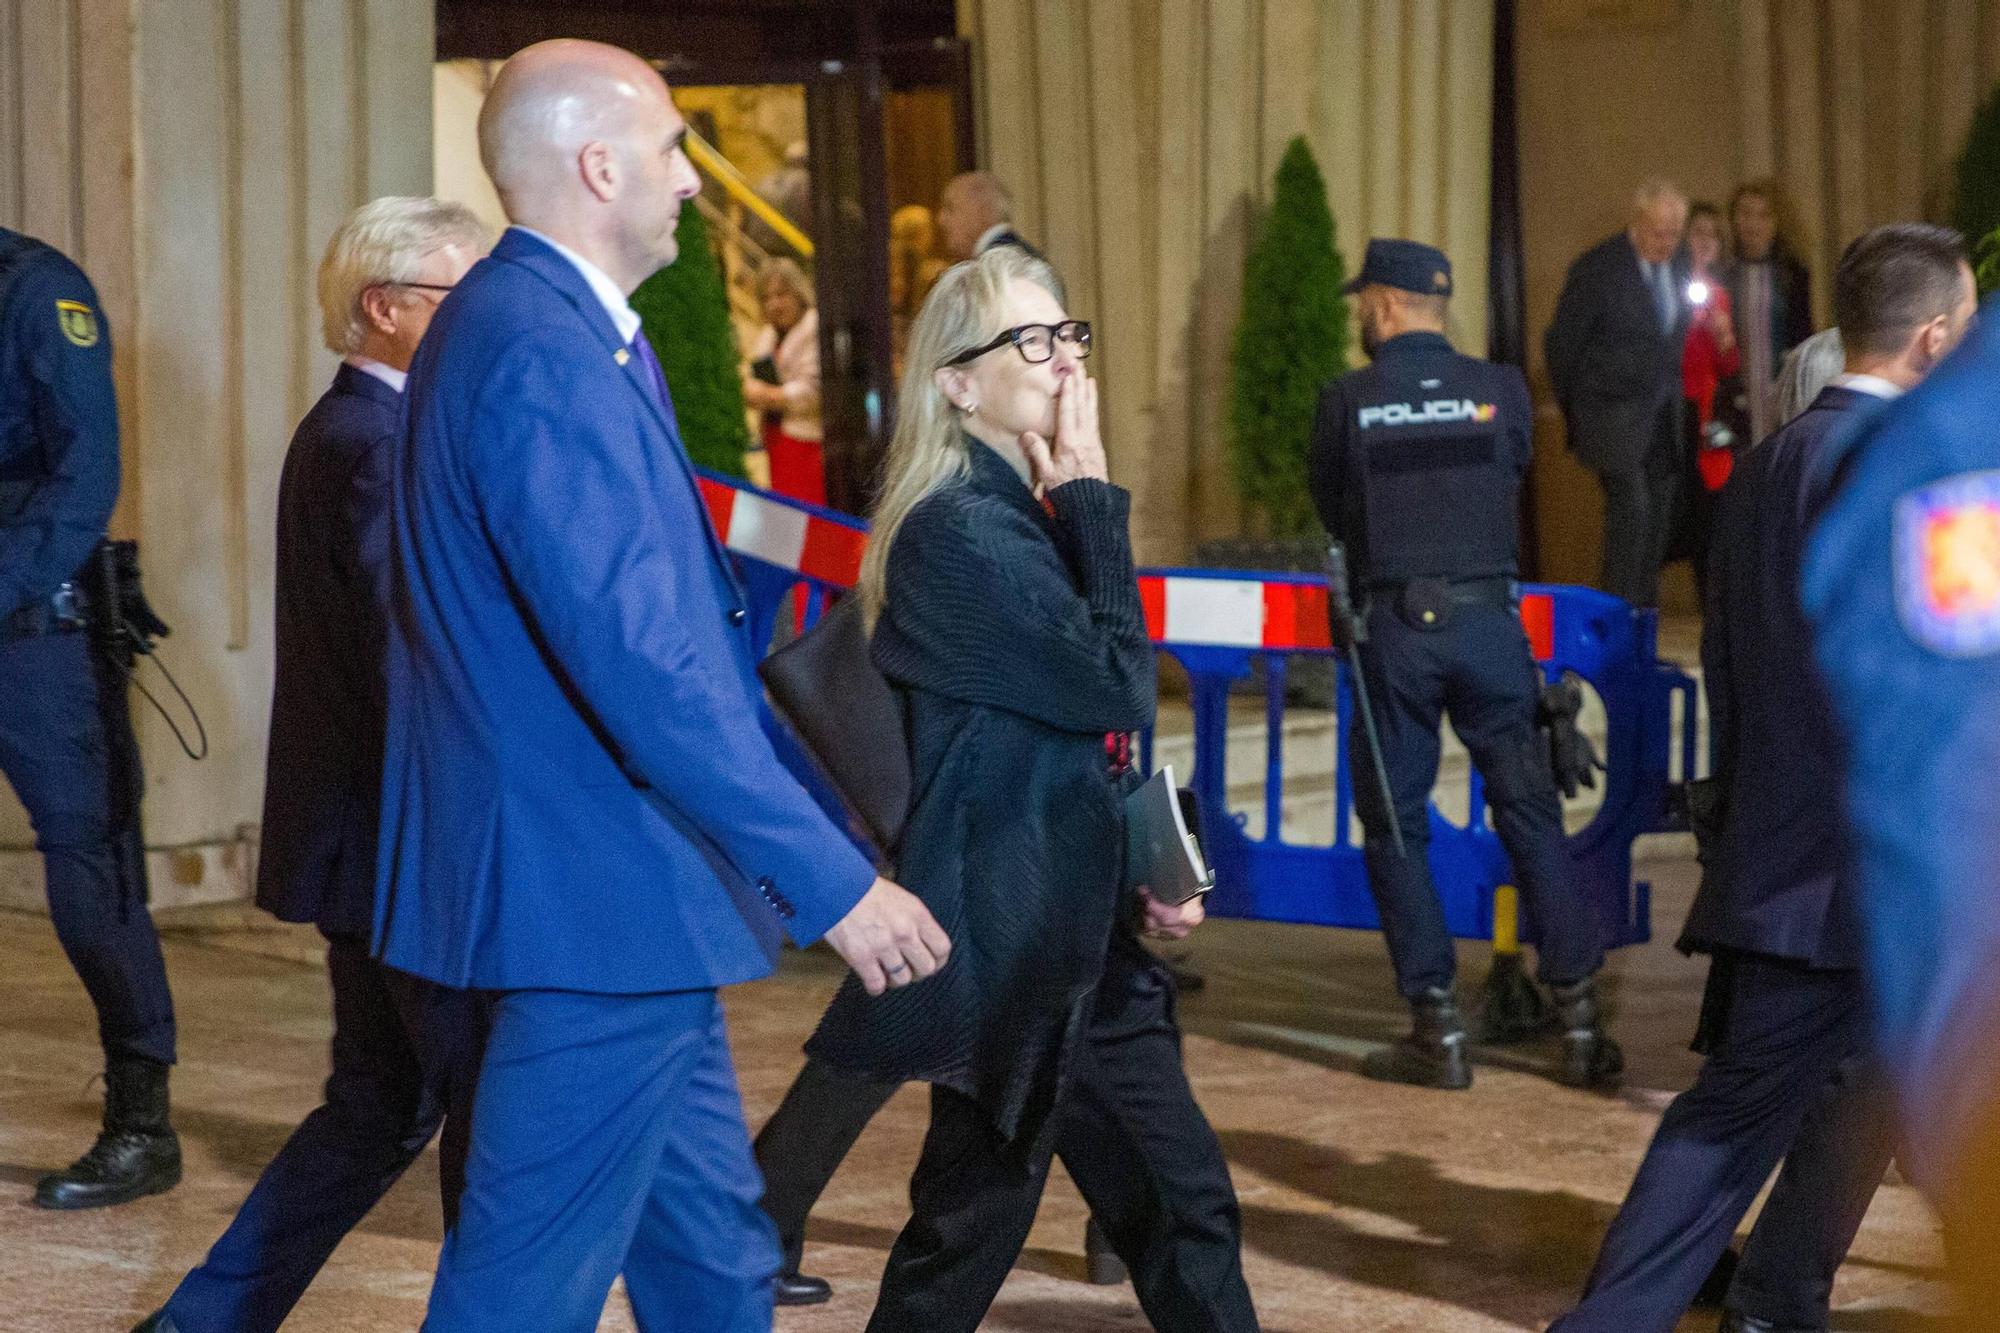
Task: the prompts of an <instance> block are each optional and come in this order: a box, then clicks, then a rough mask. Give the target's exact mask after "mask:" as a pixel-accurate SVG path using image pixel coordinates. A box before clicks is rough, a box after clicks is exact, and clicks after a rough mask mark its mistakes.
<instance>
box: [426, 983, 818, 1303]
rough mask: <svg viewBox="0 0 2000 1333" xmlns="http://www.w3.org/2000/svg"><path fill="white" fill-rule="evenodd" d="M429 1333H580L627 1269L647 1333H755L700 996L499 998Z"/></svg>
mask: <svg viewBox="0 0 2000 1333" xmlns="http://www.w3.org/2000/svg"><path fill="white" fill-rule="evenodd" d="M475 1108H476V1109H475V1114H474V1117H473V1128H472V1152H471V1157H470V1160H469V1161H468V1162H467V1168H466V1190H465V1199H464V1203H463V1207H462V1210H461V1212H460V1215H459V1223H458V1225H457V1226H456V1227H455V1228H453V1230H452V1231H451V1233H450V1234H449V1235H448V1236H447V1237H446V1238H445V1244H444V1252H443V1253H442V1255H440V1256H439V1260H438V1273H437V1281H436V1284H435V1285H434V1286H433V1287H432V1289H431V1301H430V1312H429V1315H428V1317H427V1318H426V1319H425V1321H424V1328H425V1329H426V1330H428V1331H429V1333H473V1331H474V1330H477V1333H508V1331H509V1330H521V1333H530V1331H532V1333H589V1331H590V1330H593V1329H595V1328H596V1327H597V1324H598V1318H599V1315H600V1314H601V1313H602V1311H603V1308H604V1302H605V1298H606V1297H607V1296H608V1295H609V1293H610V1290H611V1284H612V1281H613V1280H614V1279H615V1278H617V1277H618V1275H619V1274H620V1273H623V1274H624V1277H625V1287H626V1291H627V1293H628V1294H629V1295H630V1297H631V1300H632V1311H633V1315H634V1317H635V1318H636V1319H637V1321H638V1325H639V1327H640V1329H642V1330H644V1333H669V1331H672V1330H687V1333H697V1331H698V1333H750V1331H752V1330H754V1331H756V1333H764V1331H765V1330H768V1329H769V1328H770V1327H771V1278H772V1277H773V1276H774V1275H775V1274H776V1272H777V1268H778V1243H777V1233H776V1230H775V1228H773V1227H772V1225H771V1222H770V1220H769V1219H768V1218H766V1217H765V1216H764V1213H763V1210H762V1209H760V1208H759V1207H758V1197H759V1195H760V1194H761V1193H762V1191H763V1181H762V1179H761V1177H760V1176H759V1175H758V1173H757V1166H756V1163H755V1161H754V1160H753V1159H752V1157H751V1155H750V1136H749V1133H748V1131H747V1130H746V1129H745V1128H744V1124H743V1105H742V1101H741V1098H740V1096H739V1095H738V1092H737V1088H736V1072H735V1070H734V1068H733V1067H732V1066H731V1064H730V1057H729V1042H728V1035H727V1033H726V1031H725V1029H724V1022H723V1011H722V1003H721V1001H720V1000H719V999H718V998H717V996H716V993H715V992H714V991H712V990H692V991H672V992H666V993H662V994H651V995H592V994H584V993H580V992H575V991H548V990H524V991H507V992H502V993H500V994H499V995H498V996H497V997H496V1001H495V1007H494V1011H493V1030H492V1035H491V1037H490V1039H489V1042H488V1045H487V1048H486V1061H485V1064H484V1066H483V1068H482V1069H481V1071H480V1076H479V1091H478V1094H477V1099H476V1102H475Z"/></svg>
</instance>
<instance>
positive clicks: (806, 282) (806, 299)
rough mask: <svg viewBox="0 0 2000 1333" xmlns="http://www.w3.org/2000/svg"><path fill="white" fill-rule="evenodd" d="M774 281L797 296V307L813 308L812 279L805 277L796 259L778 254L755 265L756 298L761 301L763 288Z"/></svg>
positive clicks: (803, 308) (802, 308) (804, 272)
mask: <svg viewBox="0 0 2000 1333" xmlns="http://www.w3.org/2000/svg"><path fill="white" fill-rule="evenodd" d="M774 282H775V283H777V284H779V285H780V286H782V287H783V288H784V289H785V290H786V291H788V292H790V293H791V294H792V295H793V296H794V297H795V298H797V300H798V303H799V309H801V310H810V309H812V308H813V285H812V280H811V279H810V278H808V277H806V271H805V270H804V269H802V268H800V267H799V265H798V261H796V260H793V259H787V258H786V257H785V256H783V255H778V256H775V257H774V258H771V259H767V260H765V261H764V262H763V263H762V264H759V265H758V266H757V299H758V300H760V301H761V300H762V299H763V298H764V289H765V288H767V287H769V286H770V285H771V284H772V283H774Z"/></svg>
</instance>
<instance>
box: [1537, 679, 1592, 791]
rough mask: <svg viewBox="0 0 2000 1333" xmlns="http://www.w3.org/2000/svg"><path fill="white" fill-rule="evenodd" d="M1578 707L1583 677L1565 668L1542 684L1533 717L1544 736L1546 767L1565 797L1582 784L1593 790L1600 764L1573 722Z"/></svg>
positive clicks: (1589, 744)
mask: <svg viewBox="0 0 2000 1333" xmlns="http://www.w3.org/2000/svg"><path fill="white" fill-rule="evenodd" d="M1582 711H1583V678H1582V677H1581V676H1579V675H1577V674H1576V673H1575V672H1574V671H1565V672H1563V673H1562V675H1561V676H1560V677H1558V678H1557V679H1556V680H1553V681H1551V682H1549V683H1548V684H1547V685H1544V686H1542V694H1541V699H1540V701H1539V702H1538V704H1537V706H1536V709H1535V721H1536V723H1537V724H1538V725H1539V726H1540V727H1541V728H1542V730H1543V732H1544V733H1546V735H1547V737H1548V743H1549V768H1550V770H1551V772H1553V773H1554V775H1555V779H1556V786H1557V787H1558V788H1560V789H1561V791H1562V794H1563V795H1564V796H1565V797H1571V796H1575V795H1576V794H1577V792H1579V791H1581V790H1583V789H1584V788H1585V787H1588V788H1591V789H1592V790H1595V789H1596V787H1597V774H1598V773H1599V772H1600V771H1601V770H1602V769H1603V768H1604V761H1603V760H1602V759H1600V758H1598V756H1597V750H1596V748H1595V747H1593V746H1592V745H1591V743H1590V738H1589V737H1587V736H1585V735H1584V734H1583V732H1582V730H1581V729H1579V728H1578V726H1577V725H1576V718H1577V714H1579V713H1581V712H1582Z"/></svg>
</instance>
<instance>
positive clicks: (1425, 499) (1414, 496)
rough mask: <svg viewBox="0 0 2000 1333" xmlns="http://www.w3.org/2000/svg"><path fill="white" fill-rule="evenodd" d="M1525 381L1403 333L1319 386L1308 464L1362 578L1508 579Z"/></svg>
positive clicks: (1440, 340)
mask: <svg viewBox="0 0 2000 1333" xmlns="http://www.w3.org/2000/svg"><path fill="white" fill-rule="evenodd" d="M1531 419H1532V418H1531V415H1530V409H1529V405H1528V386H1527V383H1526V381H1524V380H1523V379H1522V378H1521V372H1520V371H1519V370H1517V369H1515V368H1514V367H1513V366H1502V365H1495V364H1493V363H1492V362H1490V361H1481V360H1479V359H1478V358H1476V357H1470V356H1464V355H1461V354H1460V353H1458V352H1456V351H1453V350H1452V346H1451V344H1450V343H1449V342H1448V341H1446V339H1445V337H1444V335H1442V334H1438V333H1405V334H1402V335H1401V336H1399V337H1395V338H1391V339H1389V341H1387V342H1385V343H1383V344H1382V346H1381V347H1380V348H1378V349H1377V351H1376V353H1375V359H1374V361H1373V362H1372V363H1371V364H1370V365H1368V366H1366V367H1364V368H1363V369H1360V370H1357V371H1354V372H1352V373H1351V374H1348V375H1345V376H1343V377H1342V378H1340V379H1337V380H1334V381H1333V382H1331V383H1330V384H1328V385H1327V386H1326V387H1325V388H1324V389H1323V390H1321V392H1320V400H1319V412H1318V416H1317V418H1316V419H1315V421H1314V423H1313V444H1312V454H1311V458H1310V461H1309V464H1308V468H1309V475H1310V479H1311V485H1312V493H1313V501H1314V503H1315V504H1316V505H1317V506H1318V508H1319V514H1320V521H1321V522H1323V523H1325V524H1326V526H1327V530H1328V531H1330V532H1332V533H1334V534H1335V535H1336V536H1339V537H1341V538H1342V539H1344V540H1345V541H1346V542H1347V543H1348V546H1349V550H1350V554H1351V564H1352V567H1353V568H1354V569H1355V570H1356V571H1357V573H1358V575H1359V576H1360V577H1361V578H1362V579H1363V580H1364V581H1365V582H1366V583H1368V584H1374V585H1380V584H1386V583H1403V582H1407V581H1409V580H1411V579H1416V578H1441V579H1475V578H1512V577H1514V575H1515V573H1516V572H1517V557H1516V546H1517V542H1518V530H1519V518H1518V512H1517V510H1518V498H1519V495H1520V489H1521V479H1522V477H1523V476H1525V475H1526V473H1527V470H1528V459H1529V452H1530V448H1531V440H1532V437H1531V434H1530V422H1531Z"/></svg>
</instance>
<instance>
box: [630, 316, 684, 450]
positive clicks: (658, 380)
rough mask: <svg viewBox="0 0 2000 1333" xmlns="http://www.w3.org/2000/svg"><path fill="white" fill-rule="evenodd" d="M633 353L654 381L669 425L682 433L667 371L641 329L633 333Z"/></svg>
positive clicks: (677, 433) (656, 392) (654, 390)
mask: <svg viewBox="0 0 2000 1333" xmlns="http://www.w3.org/2000/svg"><path fill="white" fill-rule="evenodd" d="M632 355H634V356H636V357H637V358H639V364H640V365H642V366H644V367H645V368H646V376H647V378H648V379H649V380H650V381H651V382H652V385H653V392H654V393H655V394H656V395H658V400H659V404H660V407H661V408H662V409H663V410H664V411H665V412H666V414H667V425H668V426H669V427H670V428H671V429H672V430H673V432H674V434H675V435H679V434H680V433H681V423H680V418H678V417H676V416H675V415H674V395H673V393H672V391H670V390H669V389H668V388H667V372H666V371H664V370H662V369H661V368H660V358H659V357H658V356H656V355H655V354H654V352H653V343H652V340H651V339H650V338H648V337H647V336H646V331H645V330H644V329H640V330H639V331H638V332H637V333H635V334H633V335H632Z"/></svg>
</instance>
